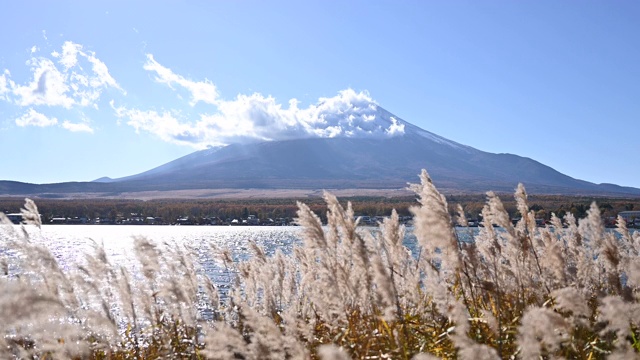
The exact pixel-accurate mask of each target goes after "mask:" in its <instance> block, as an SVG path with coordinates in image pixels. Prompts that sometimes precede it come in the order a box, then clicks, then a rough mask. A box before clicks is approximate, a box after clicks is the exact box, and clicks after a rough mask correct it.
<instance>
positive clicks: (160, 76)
mask: <svg viewBox="0 0 640 360" xmlns="http://www.w3.org/2000/svg"><path fill="white" fill-rule="evenodd" d="M144 69H145V70H147V71H151V72H154V73H156V77H155V80H156V81H157V82H159V83H163V84H167V85H168V86H169V87H172V86H173V85H178V86H181V87H183V88H185V89H186V90H188V91H189V92H190V93H191V102H190V104H191V105H192V106H193V105H195V104H197V103H198V102H200V101H201V102H203V103H207V104H213V105H217V104H218V101H217V100H218V90H217V89H216V86H215V85H214V84H213V83H212V82H211V81H209V80H207V79H205V80H204V81H191V80H188V79H186V78H184V77H183V76H181V75H177V74H175V73H174V72H173V71H171V69H169V68H166V67H164V66H162V65H160V64H159V63H158V62H157V61H156V60H155V59H154V58H153V55H152V54H147V62H146V63H145V64H144Z"/></svg>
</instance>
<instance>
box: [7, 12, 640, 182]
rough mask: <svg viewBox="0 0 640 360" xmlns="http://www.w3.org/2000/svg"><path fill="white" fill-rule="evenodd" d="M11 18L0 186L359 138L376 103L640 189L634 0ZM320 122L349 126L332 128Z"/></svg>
mask: <svg viewBox="0 0 640 360" xmlns="http://www.w3.org/2000/svg"><path fill="white" fill-rule="evenodd" d="M0 12H1V13H3V14H5V16H4V17H3V21H2V22H0V43H1V44H2V46H1V47H0V151H1V152H2V153H3V154H4V156H3V158H2V162H1V165H0V179H2V180H17V181H24V182H34V183H48V182H60V181H86V180H93V179H96V178H99V177H102V176H110V177H121V176H127V175H132V174H135V173H139V172H142V171H145V170H148V169H150V168H152V167H155V166H158V165H161V164H163V163H165V162H167V161H170V160H173V159H175V158H177V157H179V156H182V155H186V154H188V153H190V152H193V151H195V150H197V149H202V148H205V147H207V146H216V145H222V144H227V143H231V142H238V141H250V140H255V139H259V140H264V139H282V138H291V137H297V136H303V135H305V134H306V136H309V134H313V135H314V136H336V135H337V136H358V133H357V132H353V131H350V130H349V129H348V128H347V127H346V125H345V123H344V122H343V121H342V122H341V120H339V119H338V120H335V118H336V116H337V115H336V114H340V113H341V112H340V111H341V110H340V109H342V108H344V106H347V105H349V106H351V105H353V104H354V103H358V102H361V101H364V102H369V101H374V102H375V103H377V104H378V105H379V106H381V107H383V108H385V109H386V110H388V111H390V112H391V113H393V114H395V115H396V116H397V117H399V118H401V119H403V120H405V121H408V122H410V123H413V124H415V125H417V126H419V127H422V128H423V129H425V130H428V131H431V132H433V133H436V134H438V135H441V136H443V137H445V138H448V139H451V140H454V141H456V142H459V143H462V144H465V145H470V146H473V147H475V148H478V149H480V150H484V151H489V152H495V153H513V154H518V155H521V156H526V157H530V158H533V159H535V160H538V161H540V162H542V163H544V164H546V165H549V166H551V167H553V168H555V169H557V170H559V171H561V172H563V173H565V174H567V175H570V176H572V177H575V178H579V179H583V180H587V181H591V182H596V183H601V182H609V183H616V184H619V185H627V186H635V187H640V176H639V175H640V170H638V166H637V161H638V160H637V159H638V155H639V153H638V150H640V146H639V145H638V141H637V138H638V136H639V134H640V126H639V123H640V81H639V80H640V40H639V39H638V34H640V22H638V21H637V19H639V18H640V3H639V2H637V1H538V0H536V1H375V2H373V1H304V2H303V1H289V2H282V1H269V2H267V1H189V2H177V1H137V2H128V1H108V2H106V1H105V2H94V1H87V2H81V1H58V2H40V1H20V2H10V3H8V2H5V3H2V5H0ZM350 104H351V105H350ZM319 114H320V115H319ZM322 114H325V115H326V114H333V118H332V119H334V120H335V122H329V123H325V124H324V125H323V126H320V122H321V121H320V120H319V119H320V117H321V115H322ZM322 116H324V115H322ZM363 116H365V115H363ZM322 119H325V118H324V117H322ZM332 121H333V120H332ZM389 129H390V128H389ZM389 129H383V130H385V131H388V130H389ZM351 130H353V129H351ZM417 173H418V170H416V174H417ZM416 180H417V177H416Z"/></svg>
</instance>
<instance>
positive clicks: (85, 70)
mask: <svg viewBox="0 0 640 360" xmlns="http://www.w3.org/2000/svg"><path fill="white" fill-rule="evenodd" d="M43 37H45V39H46V32H44V31H43ZM39 52H40V49H39V48H38V47H37V46H33V47H32V48H31V51H30V53H31V58H30V59H29V60H28V61H27V62H26V63H27V65H28V66H29V68H30V73H31V79H30V80H29V81H27V82H26V83H22V84H20V83H18V82H16V81H15V80H13V79H12V78H11V73H10V72H9V70H8V69H5V70H4V71H3V73H2V75H0V100H2V101H6V102H9V103H12V104H14V105H17V106H19V107H24V108H29V110H28V111H27V112H26V113H25V114H24V115H23V116H21V117H20V118H19V119H17V120H16V125H18V126H51V125H55V124H57V120H56V122H52V120H55V118H51V119H49V118H47V117H46V115H44V114H42V113H41V112H37V111H36V110H35V109H34V107H36V108H38V109H39V110H40V111H42V107H45V106H46V107H47V108H52V107H57V108H63V109H66V110H72V109H74V108H86V107H90V108H93V109H98V108H99V100H100V97H101V95H102V93H103V92H104V91H105V90H106V89H108V88H114V89H117V90H120V91H121V92H122V93H123V94H126V93H125V92H124V90H123V89H122V88H121V87H120V85H119V84H118V82H117V81H116V80H115V79H114V78H113V77H112V76H111V74H110V73H109V69H108V68H107V66H106V64H105V63H104V62H102V61H101V60H100V59H99V58H98V57H97V56H96V54H95V53H94V52H93V51H86V50H84V48H83V46H82V45H80V44H76V43H74V42H72V41H66V42H65V43H64V44H63V45H62V47H61V48H60V51H53V52H52V53H51V54H50V55H49V56H47V55H41V56H40V55H38V53H39ZM45 118H46V119H48V120H49V121H46V120H45ZM61 126H62V127H63V128H65V129H67V130H70V131H84V132H92V131H93V129H92V128H91V127H90V126H89V125H88V124H84V123H72V122H69V121H65V122H64V123H63V124H62V125H61Z"/></svg>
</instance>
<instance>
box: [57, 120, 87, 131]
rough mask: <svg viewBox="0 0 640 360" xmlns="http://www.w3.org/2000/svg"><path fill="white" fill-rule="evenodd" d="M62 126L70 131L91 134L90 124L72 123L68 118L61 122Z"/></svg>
mask: <svg viewBox="0 0 640 360" xmlns="http://www.w3.org/2000/svg"><path fill="white" fill-rule="evenodd" d="M62 127H63V128H64V129H66V130H69V131H71V132H87V133H91V134H93V129H92V128H91V126H89V125H87V124H85V123H72V122H70V121H69V120H65V121H64V122H63V123H62Z"/></svg>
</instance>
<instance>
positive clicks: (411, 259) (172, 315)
mask: <svg viewBox="0 0 640 360" xmlns="http://www.w3.org/2000/svg"><path fill="white" fill-rule="evenodd" d="M420 180H421V183H420V184H418V185H413V186H412V189H413V190H414V191H415V192H416V194H417V196H418V204H417V205H416V206H415V207H413V208H412V209H411V212H412V213H413V214H414V222H415V227H414V229H413V232H414V235H415V236H416V239H417V243H418V244H419V250H418V253H417V254H412V253H411V252H410V251H409V249H407V248H406V247H405V246H404V245H403V243H402V241H403V239H404V234H405V231H406V230H405V228H404V227H403V226H402V225H400V223H399V221H398V216H397V214H396V213H395V212H393V214H392V215H391V217H389V218H388V219H385V220H384V221H383V222H382V223H381V224H380V228H379V231H377V232H375V233H369V232H362V231H358V229H357V220H354V216H353V210H352V207H351V204H347V206H346V208H345V207H343V206H342V205H341V204H340V203H339V202H338V200H337V199H336V198H335V197H334V196H333V195H331V194H328V193H325V195H324V199H325V202H326V204H327V209H328V211H327V214H326V215H327V216H326V218H327V221H328V222H327V224H326V225H324V226H323V224H322V223H321V221H320V218H319V217H318V216H317V215H316V214H314V213H313V212H312V211H311V210H310V209H309V207H307V206H306V205H305V204H302V203H299V204H298V207H299V210H298V219H297V222H298V224H299V225H300V226H301V227H302V232H301V234H302V235H301V236H302V239H301V240H302V242H301V243H300V244H299V245H296V246H294V248H293V250H292V251H291V252H290V254H288V255H285V254H284V253H283V252H281V251H276V252H275V253H274V254H273V255H268V254H267V253H266V252H265V250H264V249H263V248H261V247H260V246H259V245H258V244H256V243H253V242H249V248H250V250H251V253H252V256H251V257H250V258H249V259H247V260H243V261H234V260H233V259H234V256H233V254H232V253H231V252H230V251H229V250H228V249H220V248H217V247H215V246H213V245H212V246H211V256H214V257H217V258H218V259H219V260H220V261H221V263H223V264H224V266H225V273H226V274H228V281H229V283H230V284H231V287H230V289H228V291H226V290H225V291H224V292H222V291H219V290H218V286H219V284H216V283H214V282H212V281H211V279H209V278H208V277H206V276H204V275H203V272H202V271H201V269H199V268H198V265H197V264H198V262H197V261H196V256H195V254H194V252H193V251H192V250H191V249H190V248H188V247H183V246H178V245H176V244H157V243H154V242H153V241H152V240H150V239H145V238H136V239H134V240H133V241H134V252H135V256H136V259H137V260H138V265H137V266H136V268H134V269H125V268H122V267H119V266H118V265H116V264H113V263H112V262H111V261H110V259H109V258H108V256H107V254H106V253H105V251H104V248H103V247H102V245H100V244H94V245H93V252H92V253H89V254H86V258H85V261H84V262H83V263H81V264H77V265H75V267H73V268H71V269H67V268H65V269H63V268H62V267H61V266H60V265H59V263H58V261H57V259H56V257H55V256H53V255H52V254H51V252H50V251H49V250H48V249H47V248H45V247H42V246H41V245H38V242H36V241H33V238H32V236H34V235H29V234H30V233H31V234H32V233H34V232H32V231H27V230H26V229H27V228H26V227H28V226H35V227H40V225H41V224H40V216H39V214H38V210H37V207H36V205H35V203H33V202H32V201H30V200H27V201H26V203H25V207H24V209H23V211H22V214H23V218H24V219H25V224H24V225H22V226H21V227H15V226H13V225H11V224H10V222H9V221H8V220H7V219H6V217H5V216H4V215H2V214H1V213H0V222H1V223H2V225H0V228H1V230H0V265H1V266H0V270H1V271H0V289H2V291H1V292H0V317H1V319H2V321H0V358H16V359H21V358H30V359H84V358H90V359H159V358H180V359H309V358H311V359H326V360H328V359H385V358H386V359H433V358H460V359H500V358H502V359H510V358H521V359H531V358H536V359H537V358H566V359H602V358H611V359H624V358H635V357H638V356H639V355H640V354H639V350H640V341H639V339H640V332H639V327H640V320H639V319H640V275H639V274H640V256H639V255H640V234H639V233H638V232H633V233H632V232H630V231H629V230H628V229H627V227H626V224H625V223H624V220H623V219H622V218H619V219H618V227H617V229H616V233H612V232H608V231H605V230H604V226H603V223H602V219H601V217H600V213H599V210H598V207H597V206H595V204H594V205H592V206H591V208H590V210H589V212H588V216H587V217H586V218H585V219H580V220H579V221H577V220H576V219H575V218H573V216H572V215H570V214H569V215H567V216H566V217H564V218H563V219H560V218H558V217H556V216H555V215H554V216H552V221H551V224H552V225H548V226H547V227H544V228H540V227H536V224H535V216H534V213H533V212H532V211H530V210H529V207H528V204H527V193H526V191H525V189H524V187H523V186H522V185H519V186H518V188H517V189H516V191H515V200H516V204H517V208H518V211H519V212H520V214H521V215H522V217H521V219H520V220H519V221H518V222H517V223H516V224H512V223H511V221H510V219H509V216H508V214H507V212H506V211H505V208H504V206H503V204H502V202H501V200H500V198H499V197H498V196H497V195H496V194H494V193H488V194H487V202H486V205H485V207H484V209H483V210H482V215H483V219H484V222H485V224H487V225H488V226H485V227H483V228H480V230H479V233H478V234H477V235H476V236H475V238H474V239H473V241H471V242H461V241H460V240H459V239H458V236H457V232H456V229H455V224H456V223H458V224H464V225H466V219H465V218H464V211H462V209H461V208H460V209H457V210H458V214H459V215H458V217H457V219H453V218H451V216H450V215H449V214H450V211H449V208H448V204H447V202H446V199H445V198H444V196H442V195H441V194H440V193H439V192H438V191H437V189H436V188H435V186H434V185H433V182H432V181H431V179H430V178H429V175H428V174H427V172H426V171H423V172H422V174H421V175H420ZM491 224H495V225H496V226H497V227H494V226H491ZM36 236H37V235H36Z"/></svg>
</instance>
